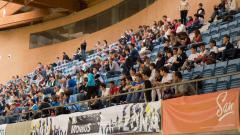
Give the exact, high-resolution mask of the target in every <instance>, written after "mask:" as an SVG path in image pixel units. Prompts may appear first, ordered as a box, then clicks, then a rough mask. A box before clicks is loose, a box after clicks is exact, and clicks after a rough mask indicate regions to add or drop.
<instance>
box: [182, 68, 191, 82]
mask: <svg viewBox="0 0 240 135" xmlns="http://www.w3.org/2000/svg"><path fill="white" fill-rule="evenodd" d="M191 78H192V72H191V71H187V70H185V71H184V72H183V79H185V80H189V79H191Z"/></svg>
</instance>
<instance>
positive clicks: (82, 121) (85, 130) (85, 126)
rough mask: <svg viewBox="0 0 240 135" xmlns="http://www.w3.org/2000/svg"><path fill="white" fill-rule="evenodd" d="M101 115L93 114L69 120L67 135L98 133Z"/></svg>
mask: <svg viewBox="0 0 240 135" xmlns="http://www.w3.org/2000/svg"><path fill="white" fill-rule="evenodd" d="M100 115H101V113H93V114H87V115H81V116H76V117H70V118H69V126H68V135H80V134H93V133H98V132H99V128H100V120H101V117H100Z"/></svg>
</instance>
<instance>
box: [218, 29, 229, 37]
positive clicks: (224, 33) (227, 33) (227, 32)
mask: <svg viewBox="0 0 240 135" xmlns="http://www.w3.org/2000/svg"><path fill="white" fill-rule="evenodd" d="M229 34H230V31H229V30H225V31H222V32H221V36H220V39H223V37H224V36H225V35H229Z"/></svg>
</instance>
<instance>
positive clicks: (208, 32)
mask: <svg viewBox="0 0 240 135" xmlns="http://www.w3.org/2000/svg"><path fill="white" fill-rule="evenodd" d="M207 36H210V31H209V30H206V31H204V32H202V37H207Z"/></svg>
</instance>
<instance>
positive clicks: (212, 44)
mask: <svg viewBox="0 0 240 135" xmlns="http://www.w3.org/2000/svg"><path fill="white" fill-rule="evenodd" d="M209 46H210V53H211V52H213V53H215V54H218V52H219V50H218V47H217V46H216V41H215V40H210V42H209Z"/></svg>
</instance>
